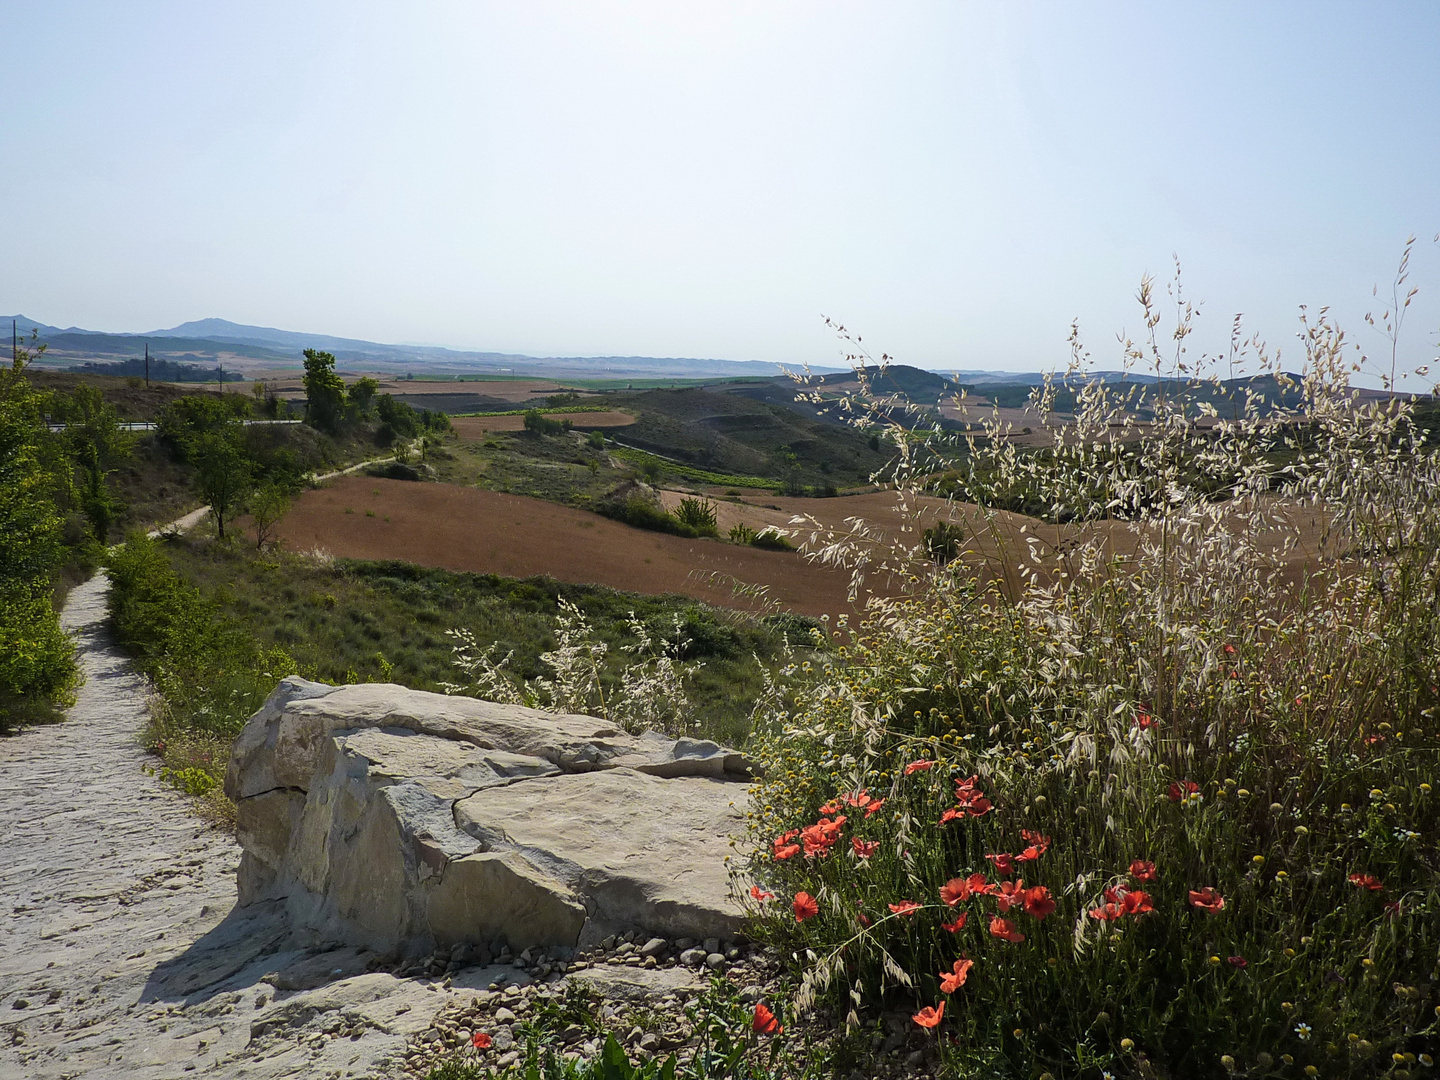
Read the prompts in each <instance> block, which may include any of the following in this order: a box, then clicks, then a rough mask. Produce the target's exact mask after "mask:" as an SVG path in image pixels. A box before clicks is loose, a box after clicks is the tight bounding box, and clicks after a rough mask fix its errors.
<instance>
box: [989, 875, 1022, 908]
mask: <svg viewBox="0 0 1440 1080" xmlns="http://www.w3.org/2000/svg"><path fill="white" fill-rule="evenodd" d="M1023 903H1025V882H1024V880H1023V879H1021V878H1017V879H1016V880H1014V881H1002V882H1001V883H1000V887H999V888H998V889H996V890H995V904H996V906H998V907H999V908H1000V910H1001V911H1009V910H1010V909H1011V908H1012V907H1017V906H1019V905H1020V904H1023Z"/></svg>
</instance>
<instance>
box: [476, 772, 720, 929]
mask: <svg viewBox="0 0 1440 1080" xmlns="http://www.w3.org/2000/svg"><path fill="white" fill-rule="evenodd" d="M744 796H745V789H744V788H742V787H740V786H739V785H737V784H733V783H727V782H725V781H723V780H707V779H688V780H665V779H660V778H657V777H654V776H647V775H645V774H643V773H636V772H633V771H632V770H629V769H614V770H608V771H605V772H593V773H585V774H582V775H579V776H563V775H562V776H551V777H540V778H537V779H534V780H531V781H529V782H527V783H524V784H518V785H515V786H513V787H506V788H490V789H486V790H482V791H477V792H476V793H475V794H473V795H471V796H469V797H468V798H465V799H461V800H460V801H459V802H457V803H456V804H455V822H456V824H457V825H458V826H459V827H460V830H461V831H462V832H465V833H468V834H469V835H471V836H473V837H475V838H476V839H478V840H480V841H481V842H482V843H483V844H484V845H485V847H486V848H487V849H488V850H490V851H496V850H507V849H508V850H513V851H516V852H518V853H519V854H521V855H522V856H524V857H525V858H526V859H527V860H528V861H529V862H530V863H532V864H533V865H535V866H537V867H539V868H540V869H541V870H543V871H545V872H546V873H548V874H550V875H551V876H552V877H553V878H555V879H557V880H559V881H561V882H563V883H564V884H565V885H566V886H568V887H569V888H570V889H571V890H572V891H573V892H574V893H575V894H576V895H577V896H584V897H585V898H586V899H587V901H588V905H587V906H588V908H589V915H590V917H591V919H593V920H594V923H595V925H596V926H597V927H600V926H614V925H628V924H638V925H640V926H643V927H644V928H645V929H646V930H647V931H649V932H651V933H653V934H657V935H659V936H661V937H693V938H701V939H703V938H707V937H717V936H718V937H730V936H732V935H733V934H734V932H735V930H736V928H737V926H738V919H737V918H736V917H735V916H734V915H732V914H730V913H729V911H728V910H727V907H728V905H727V904H726V903H724V900H725V898H726V897H727V896H728V890H729V877H728V874H727V871H726V862H725V857H726V855H728V854H729V852H728V840H727V839H726V838H727V837H730V836H732V835H738V834H739V833H740V832H741V831H742V830H743V828H744V825H745V814H744V810H743V803H744ZM737 800H738V801H739V805H738V806H737ZM597 940H598V938H597Z"/></svg>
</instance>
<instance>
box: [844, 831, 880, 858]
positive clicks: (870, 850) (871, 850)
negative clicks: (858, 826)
mask: <svg viewBox="0 0 1440 1080" xmlns="http://www.w3.org/2000/svg"><path fill="white" fill-rule="evenodd" d="M850 847H851V848H852V849H853V850H854V852H855V854H856V855H859V856H860V858H862V859H868V858H869V857H870V856H871V855H874V854H875V852H876V851H878V850H879V848H880V841H879V840H861V839H860V838H859V837H858V836H852V837H851V838H850Z"/></svg>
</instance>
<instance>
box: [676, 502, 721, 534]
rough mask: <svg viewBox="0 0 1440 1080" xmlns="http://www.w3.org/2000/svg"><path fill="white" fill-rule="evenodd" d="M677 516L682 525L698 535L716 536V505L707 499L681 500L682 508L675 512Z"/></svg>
mask: <svg viewBox="0 0 1440 1080" xmlns="http://www.w3.org/2000/svg"><path fill="white" fill-rule="evenodd" d="M675 516H676V517H677V518H679V519H680V523H681V524H683V525H688V526H689V527H690V528H692V529H694V530H695V531H696V532H697V533H703V534H704V535H706V536H714V535H716V531H717V529H716V524H715V504H714V503H712V502H710V501H709V500H707V499H696V498H684V499H681V500H680V508H679V509H678V510H676V511H675Z"/></svg>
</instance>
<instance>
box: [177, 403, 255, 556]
mask: <svg viewBox="0 0 1440 1080" xmlns="http://www.w3.org/2000/svg"><path fill="white" fill-rule="evenodd" d="M189 456H190V460H191V461H193V462H194V463H195V487H196V490H197V491H199V493H200V496H201V498H203V499H204V500H205V501H206V502H207V503H209V504H210V515H211V516H212V517H213V518H214V519H215V528H216V531H217V532H218V533H219V534H220V538H221V539H222V540H223V539H224V538H225V521H226V519H227V518H233V517H234V516H235V515H236V514H238V513H239V512H240V511H241V508H242V507H243V505H244V502H245V497H246V495H248V494H249V493H250V489H251V485H252V483H253V479H254V474H253V464H252V463H251V461H250V459H249V458H248V457H246V456H245V451H244V450H243V449H242V448H241V446H240V440H239V438H238V436H237V433H236V432H233V431H224V430H222V431H207V432H205V433H204V434H202V435H200V436H198V437H197V438H196V439H195V441H194V443H193V444H192V446H191V449H190V454H189Z"/></svg>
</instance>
